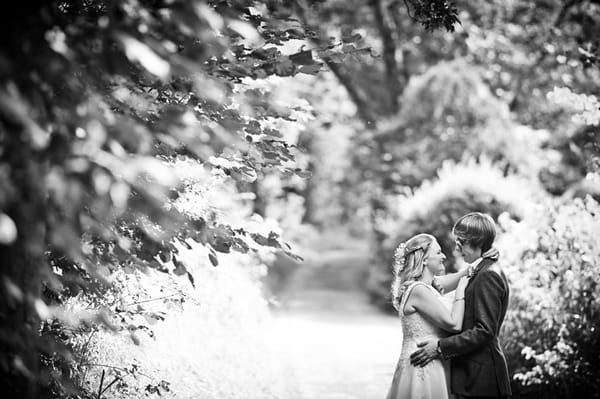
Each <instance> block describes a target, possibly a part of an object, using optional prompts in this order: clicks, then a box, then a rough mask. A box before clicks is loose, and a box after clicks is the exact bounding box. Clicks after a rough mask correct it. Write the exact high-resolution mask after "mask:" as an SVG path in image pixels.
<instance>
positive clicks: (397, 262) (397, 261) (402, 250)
mask: <svg viewBox="0 0 600 399" xmlns="http://www.w3.org/2000/svg"><path fill="white" fill-rule="evenodd" d="M405 259H406V243H401V244H400V245H398V248H396V250H395V251H394V266H395V269H396V272H397V273H400V272H401V271H402V269H404V261H405Z"/></svg>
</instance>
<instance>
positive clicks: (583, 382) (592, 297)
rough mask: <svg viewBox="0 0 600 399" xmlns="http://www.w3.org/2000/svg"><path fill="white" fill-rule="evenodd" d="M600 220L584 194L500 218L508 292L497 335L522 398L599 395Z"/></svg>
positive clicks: (594, 204)
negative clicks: (507, 304) (504, 316)
mask: <svg viewBox="0 0 600 399" xmlns="http://www.w3.org/2000/svg"><path fill="white" fill-rule="evenodd" d="M599 218H600V205H599V204H598V203H597V202H595V201H594V200H592V199H591V198H589V197H588V198H587V199H586V200H585V201H584V200H580V199H576V200H574V201H573V202H571V203H568V204H562V205H556V204H553V203H551V202H547V203H542V204H541V205H540V207H539V209H537V211H536V212H534V213H532V214H530V215H528V216H527V217H526V218H525V219H523V220H522V221H520V222H517V221H515V220H510V219H503V218H501V219H500V223H501V225H502V227H503V229H504V230H505V231H506V233H505V234H503V235H502V237H501V238H500V240H499V242H498V246H499V247H500V251H501V253H502V256H501V263H502V265H503V267H504V269H505V270H506V271H507V274H508V277H509V280H510V283H511V289H512V290H511V303H510V307H509V311H508V313H507V319H506V322H505V326H504V328H503V332H502V338H503V345H504V346H505V347H506V349H507V356H508V360H509V364H510V366H511V369H512V371H513V372H515V374H514V379H515V385H516V391H517V392H521V394H522V397H528V398H529V397H530V398H534V397H536V398H539V397H544V398H557V399H558V398H580V397H588V398H597V397H600V373H599V372H598V369H597V366H596V365H597V364H598V362H599V361H600V345H599V344H600V317H599V316H600V301H599V299H598V298H600V286H599V284H598V277H597V276H598V259H600V245H599V243H598V239H597V238H598V235H599V234H600V219H599Z"/></svg>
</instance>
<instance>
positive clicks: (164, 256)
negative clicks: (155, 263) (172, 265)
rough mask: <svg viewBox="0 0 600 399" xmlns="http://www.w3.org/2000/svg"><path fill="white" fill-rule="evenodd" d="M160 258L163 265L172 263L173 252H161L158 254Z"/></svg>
mask: <svg viewBox="0 0 600 399" xmlns="http://www.w3.org/2000/svg"><path fill="white" fill-rule="evenodd" d="M158 257H159V258H160V260H161V262H163V263H167V262H170V261H171V259H173V256H172V253H171V251H160V252H159V253H158Z"/></svg>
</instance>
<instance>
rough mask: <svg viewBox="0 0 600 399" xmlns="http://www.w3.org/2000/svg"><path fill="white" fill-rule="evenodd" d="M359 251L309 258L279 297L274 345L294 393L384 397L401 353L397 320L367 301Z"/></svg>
mask: <svg viewBox="0 0 600 399" xmlns="http://www.w3.org/2000/svg"><path fill="white" fill-rule="evenodd" d="M362 253H364V252H360V253H358V254H357V252H356V250H355V251H353V252H349V251H347V250H346V251H336V252H328V253H327V254H322V255H321V256H320V258H319V261H307V262H306V263H305V264H303V265H302V266H301V268H300V269H299V270H298V272H297V273H296V275H295V276H294V278H293V280H292V281H291V282H290V284H289V285H288V287H287V289H286V290H285V292H284V293H283V294H282V295H281V297H280V301H281V307H280V308H279V309H278V310H277V311H275V327H274V329H273V330H272V333H273V334H274V339H273V341H272V342H273V343H274V345H275V346H276V348H275V349H276V353H277V354H278V357H279V358H280V359H281V361H282V362H283V365H284V366H283V371H284V377H285V381H286V384H287V391H288V392H291V393H290V398H286V399H359V398H360V399H384V398H385V396H386V394H387V389H388V387H389V384H390V382H391V379H392V374H393V371H394V367H395V363H396V360H397V358H398V355H399V353H400V346H401V333H400V322H399V320H398V319H397V318H395V317H393V316H389V315H385V314H383V313H381V312H380V311H379V310H377V309H376V308H374V307H372V306H371V305H370V304H369V303H368V298H367V296H366V295H365V294H364V291H363V290H362V288H361V287H362V284H363V282H364V267H365V265H366V264H367V263H366V262H368V259H366V257H365V256H364V255H361V254H362Z"/></svg>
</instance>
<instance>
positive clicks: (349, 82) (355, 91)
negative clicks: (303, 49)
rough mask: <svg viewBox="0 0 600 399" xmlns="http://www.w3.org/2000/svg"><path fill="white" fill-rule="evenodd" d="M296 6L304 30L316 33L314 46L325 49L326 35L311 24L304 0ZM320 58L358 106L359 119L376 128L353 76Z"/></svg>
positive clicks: (367, 102) (336, 64)
mask: <svg viewBox="0 0 600 399" xmlns="http://www.w3.org/2000/svg"><path fill="white" fill-rule="evenodd" d="M294 4H295V6H296V7H295V8H296V12H297V14H298V16H299V19H300V21H301V22H302V24H303V25H304V28H305V29H306V30H308V31H312V32H314V35H309V37H310V38H311V41H312V42H313V44H314V45H315V46H316V47H318V48H323V47H325V40H324V39H323V37H325V35H324V34H323V32H322V30H321V28H320V27H319V26H317V25H315V24H311V23H310V21H309V19H308V15H307V14H308V10H307V6H306V5H305V4H303V1H302V0H296V1H294ZM320 58H321V59H322V60H323V62H325V64H326V65H327V66H328V67H329V69H331V72H333V74H334V75H335V77H336V78H337V79H338V81H339V82H340V83H341V84H342V86H344V88H345V89H346V91H347V92H348V95H349V96H350V99H351V100H352V102H353V103H354V105H355V106H356V110H357V114H358V117H359V118H360V120H361V121H362V122H363V123H364V125H365V127H366V128H368V129H373V128H375V126H376V118H375V116H374V114H373V112H372V110H371V107H370V105H369V101H368V100H367V98H366V95H365V94H364V92H362V90H360V87H358V86H357V85H356V84H355V83H354V82H353V79H352V76H351V75H350V74H349V73H348V71H347V70H346V69H345V68H344V67H343V65H342V64H340V63H337V62H334V61H333V60H332V59H331V57H328V56H326V55H320Z"/></svg>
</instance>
